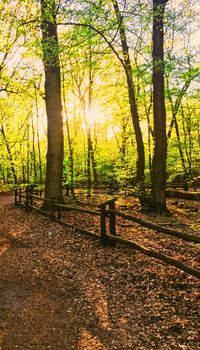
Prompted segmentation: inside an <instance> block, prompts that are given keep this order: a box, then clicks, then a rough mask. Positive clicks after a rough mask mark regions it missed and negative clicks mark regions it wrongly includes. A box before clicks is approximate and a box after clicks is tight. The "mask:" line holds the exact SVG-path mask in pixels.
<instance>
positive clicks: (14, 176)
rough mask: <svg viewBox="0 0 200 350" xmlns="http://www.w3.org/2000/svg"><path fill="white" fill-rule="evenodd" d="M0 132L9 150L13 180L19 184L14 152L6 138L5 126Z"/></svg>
mask: <svg viewBox="0 0 200 350" xmlns="http://www.w3.org/2000/svg"><path fill="white" fill-rule="evenodd" d="M0 131H1V134H2V136H3V140H4V142H5V145H6V149H7V152H8V158H9V161H10V165H11V171H12V175H13V179H14V184H16V183H17V174H16V170H15V164H14V161H13V156H12V152H11V149H10V145H9V143H8V140H7V138H6V134H5V130H4V127H3V125H2V126H1V129H0Z"/></svg>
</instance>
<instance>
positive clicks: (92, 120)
mask: <svg viewBox="0 0 200 350" xmlns="http://www.w3.org/2000/svg"><path fill="white" fill-rule="evenodd" d="M86 118H87V121H88V123H89V124H90V126H94V125H95V124H99V125H103V124H104V123H105V121H106V116H105V114H104V112H103V110H102V108H101V107H100V106H97V105H96V106H94V107H93V108H91V109H90V110H87V112H86Z"/></svg>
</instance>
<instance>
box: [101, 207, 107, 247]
mask: <svg viewBox="0 0 200 350" xmlns="http://www.w3.org/2000/svg"><path fill="white" fill-rule="evenodd" d="M100 208H101V216H100V225H101V228H100V237H101V238H100V239H101V244H103V245H107V237H106V206H105V205H101V206H100Z"/></svg>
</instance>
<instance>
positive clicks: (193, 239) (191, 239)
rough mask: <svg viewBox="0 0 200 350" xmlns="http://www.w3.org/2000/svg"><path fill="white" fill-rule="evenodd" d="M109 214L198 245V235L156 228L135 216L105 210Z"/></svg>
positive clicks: (199, 240) (161, 227)
mask: <svg viewBox="0 0 200 350" xmlns="http://www.w3.org/2000/svg"><path fill="white" fill-rule="evenodd" d="M109 212H114V213H115V214H116V215H117V216H120V217H122V218H124V219H126V220H129V221H133V222H136V223H137V224H139V225H141V226H144V227H147V228H150V229H152V230H155V231H157V232H162V233H165V234H167V235H169V236H174V237H178V238H181V239H183V240H186V241H188V242H193V243H200V236H199V235H197V236H196V235H192V234H187V233H184V232H180V231H177V230H174V229H169V228H167V227H163V226H158V225H156V224H152V223H151V222H147V221H144V220H142V219H139V218H137V217H136V216H133V215H127V214H124V213H121V212H120V211H118V210H115V211H113V210H106V213H109Z"/></svg>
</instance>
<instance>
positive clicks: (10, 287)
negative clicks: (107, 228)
mask: <svg viewBox="0 0 200 350" xmlns="http://www.w3.org/2000/svg"><path fill="white" fill-rule="evenodd" d="M13 202H14V199H13V197H12V196H5V195H1V196H0V215H1V216H0V233H1V238H0V254H1V255H0V266H1V267H0V349H1V350H13V349H18V350H19V349H20V350H22V349H23V350H29V349H31V350H43V349H44V350H48V349H53V350H73V349H76V350H146V349H148V350H150V349H156V350H159V349H160V350H161V349H162V350H168V349H173V350H179V349H180V350H181V349H182V350H197V349H199V348H200V342H199V337H198V335H199V334H198V329H199V326H200V324H199V319H200V313H199V304H198V301H199V299H198V298H199V296H200V294H199V281H198V280H197V279H196V278H195V277H192V276H188V275H186V274H184V273H181V272H180V271H178V270H176V269H174V268H170V267H169V266H166V265H164V264H160V263H158V262H157V261H155V260H153V259H149V258H147V257H144V256H143V255H141V254H139V253H135V252H134V251H132V250H130V249H128V248H124V247H120V246H118V247H116V248H110V247H107V248H102V246H101V245H100V243H99V241H97V240H95V239H93V238H90V237H86V236H84V235H82V234H79V233H77V232H74V231H73V230H71V229H66V228H63V227H62V226H60V225H59V224H56V223H52V222H50V220H49V219H48V218H45V217H43V216H41V215H38V214H37V213H34V212H29V213H26V212H25V211H24V210H22V209H19V208H14V206H13Z"/></svg>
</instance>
